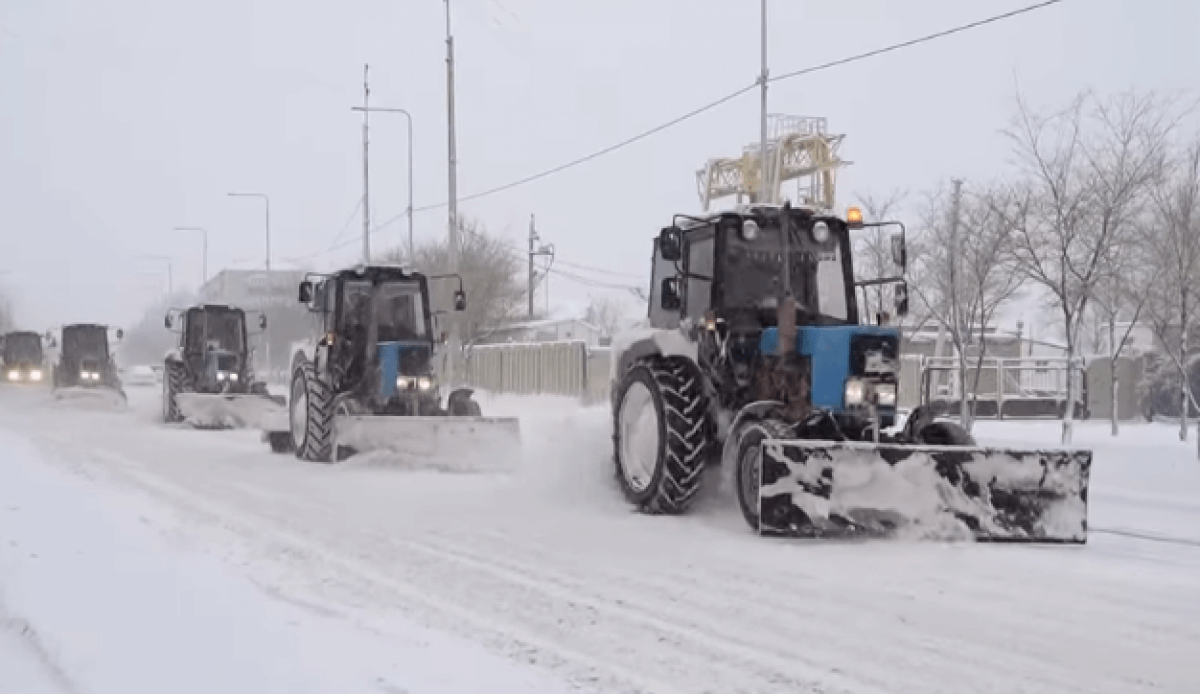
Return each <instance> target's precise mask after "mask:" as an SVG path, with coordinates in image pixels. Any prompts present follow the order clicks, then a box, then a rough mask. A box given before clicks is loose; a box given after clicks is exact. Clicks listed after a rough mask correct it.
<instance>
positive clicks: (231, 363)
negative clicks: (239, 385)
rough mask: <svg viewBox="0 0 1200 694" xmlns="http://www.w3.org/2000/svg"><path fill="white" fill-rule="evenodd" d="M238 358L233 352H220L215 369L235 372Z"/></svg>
mask: <svg viewBox="0 0 1200 694" xmlns="http://www.w3.org/2000/svg"><path fill="white" fill-rule="evenodd" d="M237 362H238V360H237V355H235V354H222V355H220V356H218V357H217V370H218V371H225V372H227V373H232V372H236V371H237V370H238V363H237Z"/></svg>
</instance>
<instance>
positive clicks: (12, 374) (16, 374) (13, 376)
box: [8, 371, 21, 381]
mask: <svg viewBox="0 0 1200 694" xmlns="http://www.w3.org/2000/svg"><path fill="white" fill-rule="evenodd" d="M8 380H10V381H19V380H21V372H20V371H9V372H8Z"/></svg>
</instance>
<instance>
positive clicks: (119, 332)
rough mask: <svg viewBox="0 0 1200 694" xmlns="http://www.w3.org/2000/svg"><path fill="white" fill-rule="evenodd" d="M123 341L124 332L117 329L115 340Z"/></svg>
mask: <svg viewBox="0 0 1200 694" xmlns="http://www.w3.org/2000/svg"><path fill="white" fill-rule="evenodd" d="M124 339H125V331H124V330H121V329H120V328H117V340H118V341H120V340H124Z"/></svg>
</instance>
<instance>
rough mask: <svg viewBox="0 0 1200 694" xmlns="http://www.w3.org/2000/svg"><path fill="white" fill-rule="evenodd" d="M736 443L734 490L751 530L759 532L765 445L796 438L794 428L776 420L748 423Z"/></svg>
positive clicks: (737, 434)
mask: <svg viewBox="0 0 1200 694" xmlns="http://www.w3.org/2000/svg"><path fill="white" fill-rule="evenodd" d="M733 435H734V436H735V437H736V438H735V439H734V440H735V441H736V442H737V447H736V449H735V450H736V451H737V457H736V458H735V467H734V469H733V482H734V485H733V486H734V491H735V493H736V494H737V498H738V506H740V507H741V509H742V517H743V518H745V519H746V524H747V525H749V526H750V528H751V529H752V530H754V531H755V532H758V529H759V513H758V499H759V490H760V488H761V487H762V481H761V480H762V442H763V441H765V440H767V439H790V438H795V437H794V435H793V433H792V428H791V427H789V426H788V425H786V424H784V423H783V422H781V421H779V420H777V419H759V420H751V421H749V422H745V423H743V424H742V425H740V426H739V427H738V428H737V431H735V432H733Z"/></svg>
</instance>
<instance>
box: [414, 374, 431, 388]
mask: <svg viewBox="0 0 1200 694" xmlns="http://www.w3.org/2000/svg"><path fill="white" fill-rule="evenodd" d="M432 387H433V379H432V378H430V377H428V376H422V377H420V378H418V379H417V388H418V389H419V390H429V389H430V388H432Z"/></svg>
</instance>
